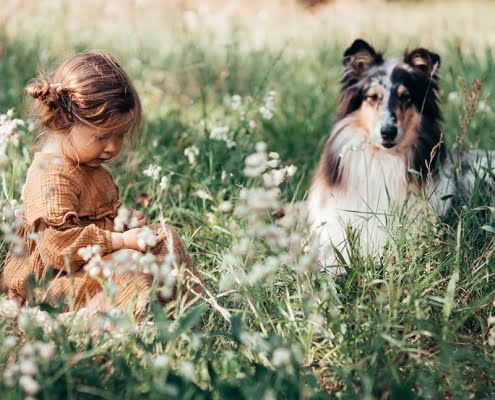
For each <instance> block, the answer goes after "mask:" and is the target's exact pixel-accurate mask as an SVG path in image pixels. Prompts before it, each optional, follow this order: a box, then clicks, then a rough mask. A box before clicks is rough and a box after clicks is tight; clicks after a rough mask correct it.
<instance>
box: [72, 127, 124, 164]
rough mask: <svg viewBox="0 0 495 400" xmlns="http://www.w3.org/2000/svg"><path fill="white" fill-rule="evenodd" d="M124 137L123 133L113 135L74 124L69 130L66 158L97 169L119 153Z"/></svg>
mask: <svg viewBox="0 0 495 400" xmlns="http://www.w3.org/2000/svg"><path fill="white" fill-rule="evenodd" d="M124 136H125V132H124V133H113V132H108V131H104V130H103V131H101V130H98V129H96V128H93V127H90V126H87V125H83V124H76V125H74V126H73V127H72V129H71V130H70V136H69V140H70V144H71V146H70V149H69V151H67V152H66V153H67V157H69V158H71V159H72V160H73V161H76V162H79V163H80V164H83V165H87V166H90V167H98V166H100V165H101V164H102V163H104V162H107V161H109V160H111V159H112V158H114V157H116V156H117V155H118V154H119V153H120V150H121V149H122V144H123V143H124Z"/></svg>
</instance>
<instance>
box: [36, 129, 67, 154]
mask: <svg viewBox="0 0 495 400" xmlns="http://www.w3.org/2000/svg"><path fill="white" fill-rule="evenodd" d="M49 135H50V136H49V137H48V139H47V140H46V142H45V144H44V145H43V147H42V148H41V153H48V154H57V155H60V156H62V155H63V154H64V153H63V151H62V141H61V140H60V138H59V137H58V136H57V135H55V134H49Z"/></svg>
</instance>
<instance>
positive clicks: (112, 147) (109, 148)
mask: <svg viewBox="0 0 495 400" xmlns="http://www.w3.org/2000/svg"><path fill="white" fill-rule="evenodd" d="M118 147H119V146H118V144H117V140H116V138H115V137H111V138H109V139H108V140H107V142H106V143H105V152H106V153H115V152H116V151H117V149H118Z"/></svg>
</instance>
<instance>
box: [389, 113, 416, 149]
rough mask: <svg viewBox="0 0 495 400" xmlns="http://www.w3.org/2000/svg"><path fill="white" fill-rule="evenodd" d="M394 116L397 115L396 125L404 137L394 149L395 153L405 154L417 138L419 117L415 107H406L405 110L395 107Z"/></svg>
mask: <svg viewBox="0 0 495 400" xmlns="http://www.w3.org/2000/svg"><path fill="white" fill-rule="evenodd" d="M395 114H396V115H397V123H398V125H399V126H400V127H401V128H402V130H403V131H404V136H403V137H402V139H401V141H400V143H399V144H398V145H397V146H396V147H395V152H396V153H405V152H407V151H409V149H410V148H411V146H412V145H413V143H415V142H416V140H417V138H418V128H419V123H420V120H421V116H420V114H419V112H418V111H417V110H416V108H415V107H408V108H406V109H401V108H400V107H397V108H396V110H395Z"/></svg>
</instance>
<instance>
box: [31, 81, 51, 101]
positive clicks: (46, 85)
mask: <svg viewBox="0 0 495 400" xmlns="http://www.w3.org/2000/svg"><path fill="white" fill-rule="evenodd" d="M50 87H51V85H50V82H48V81H46V80H44V79H39V80H37V81H34V82H32V83H30V84H29V85H28V86H26V93H27V94H28V95H30V96H31V97H32V98H33V99H39V98H41V99H42V100H43V99H44V98H45V97H46V96H47V95H48V94H49V93H50Z"/></svg>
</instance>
